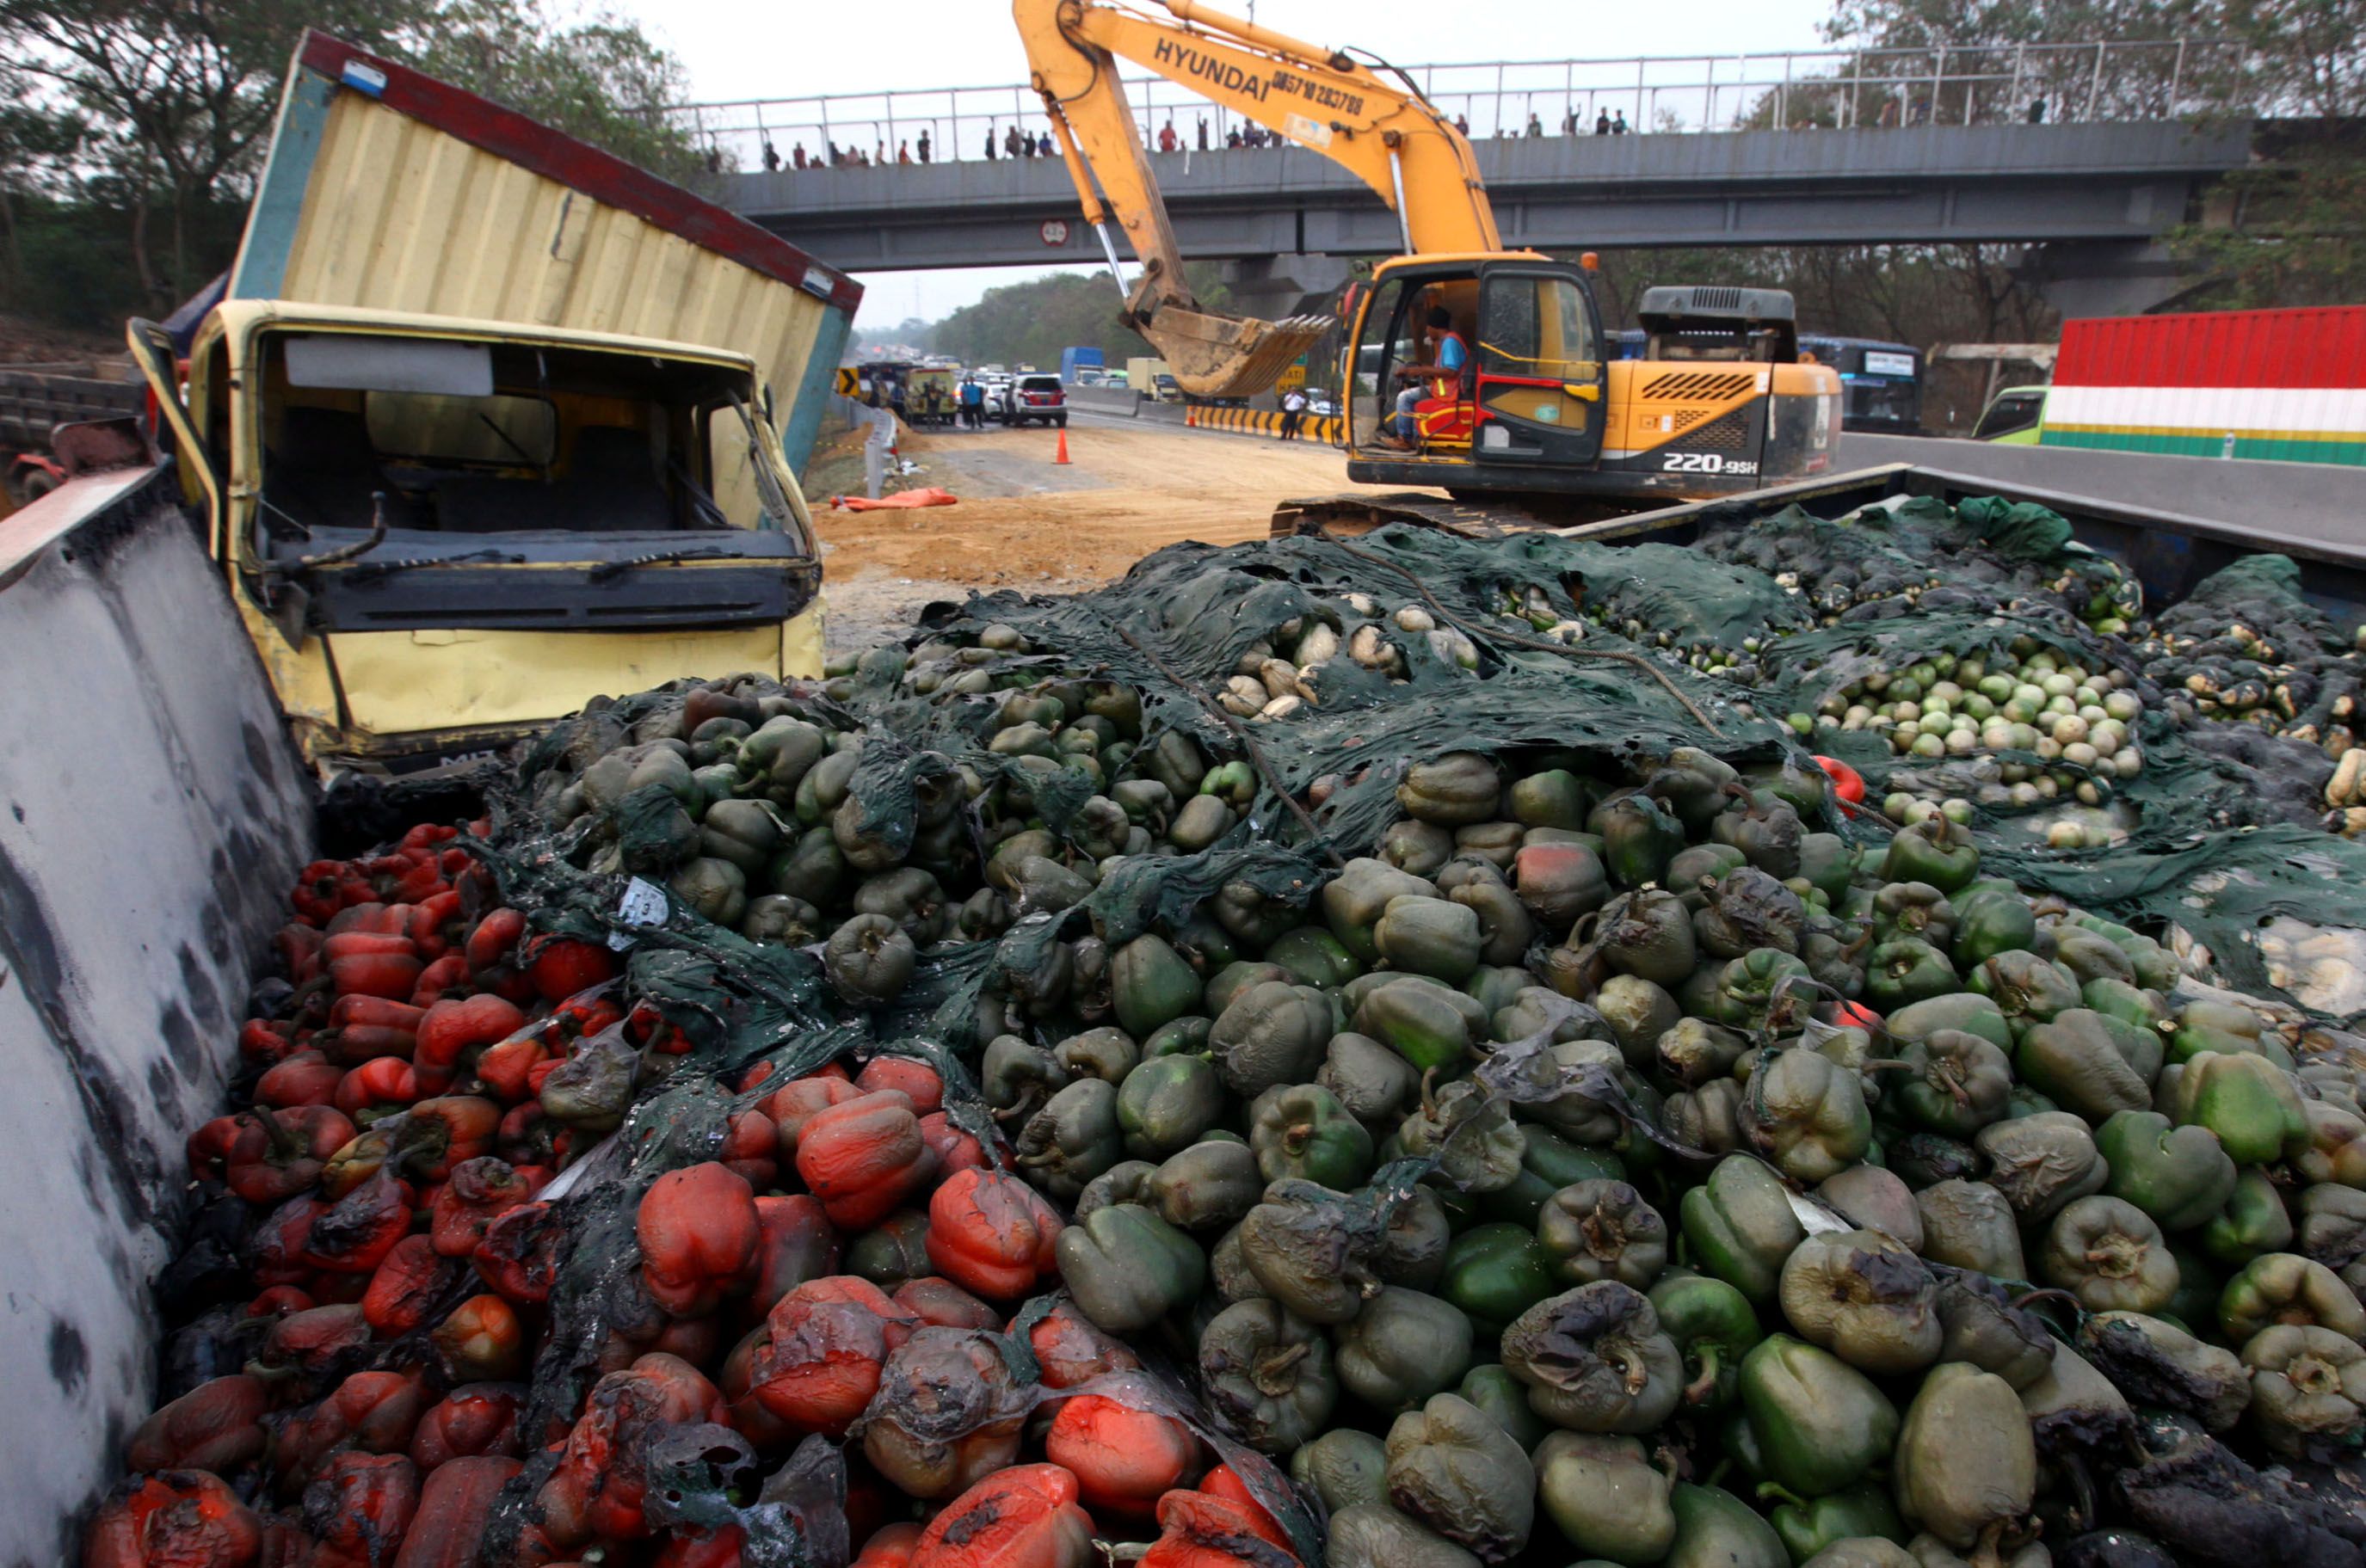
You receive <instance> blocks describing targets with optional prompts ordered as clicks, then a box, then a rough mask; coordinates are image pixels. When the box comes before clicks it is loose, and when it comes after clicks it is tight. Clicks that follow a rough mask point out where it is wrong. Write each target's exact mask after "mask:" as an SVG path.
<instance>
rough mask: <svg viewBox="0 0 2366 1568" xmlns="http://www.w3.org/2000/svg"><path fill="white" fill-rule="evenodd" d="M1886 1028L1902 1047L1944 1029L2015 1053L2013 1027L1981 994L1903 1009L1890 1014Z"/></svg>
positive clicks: (1936, 998)
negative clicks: (1975, 1036)
mask: <svg viewBox="0 0 2366 1568" xmlns="http://www.w3.org/2000/svg"><path fill="white" fill-rule="evenodd" d="M1883 1026H1884V1027H1885V1028H1887V1030H1888V1031H1889V1035H1890V1037H1891V1038H1892V1039H1894V1040H1896V1041H1897V1042H1898V1044H1899V1045H1900V1046H1903V1045H1904V1044H1905V1043H1906V1042H1907V1041H1909V1040H1919V1039H1921V1038H1923V1037H1924V1036H1928V1035H1931V1034H1932V1033H1933V1032H1935V1031H1937V1030H1940V1029H1961V1030H1963V1031H1965V1032H1966V1034H1973V1035H1977V1036H1979V1037H1980V1038H1982V1039H1984V1040H1987V1041H1988V1042H1989V1043H1990V1044H1991V1045H1997V1046H2001V1047H2004V1048H2005V1049H2006V1050H2011V1049H2012V1025H2011V1022H2010V1021H2008V1020H2007V1019H2006V1017H2005V1015H2004V1010H2003V1009H2001V1008H2000V1007H1999V1006H1998V1005H1997V1004H1996V1003H1995V1002H1991V1001H1989V999H1988V998H1987V997H1985V996H1982V995H1980V994H1979V993H1978V992H1977V991H1955V992H1952V993H1950V994H1949V995H1946V996H1934V997H1932V999H1931V1000H1930V1001H1928V1002H1915V1003H1914V1004H1913V1005H1911V1006H1910V1007H1902V1008H1900V1009H1898V1011H1897V1012H1895V1013H1893V1014H1889V1016H1888V1017H1887V1019H1886V1020H1884V1024H1883Z"/></svg>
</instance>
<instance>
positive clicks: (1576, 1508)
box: [1536, 1431, 1676, 1568]
mask: <svg viewBox="0 0 2366 1568" xmlns="http://www.w3.org/2000/svg"><path fill="white" fill-rule="evenodd" d="M1536 1468H1537V1495H1538V1501H1539V1502H1541V1503H1542V1504H1543V1505H1544V1510H1545V1513H1546V1514H1547V1515H1548V1516H1549V1517H1550V1518H1551V1519H1552V1521H1553V1523H1554V1524H1556V1525H1558V1526H1560V1533H1561V1536H1562V1538H1563V1539H1565V1540H1567V1541H1568V1542H1569V1544H1570V1545H1571V1547H1572V1548H1573V1549H1574V1550H1575V1551H1577V1552H1578V1553H1579V1554H1580V1555H1581V1556H1583V1557H1590V1558H1595V1559H1600V1560H1602V1561H1605V1562H1618V1563H1626V1564H1631V1565H1635V1568H1642V1565H1644V1564H1649V1563H1653V1562H1659V1561H1660V1560H1661V1559H1662V1558H1663V1557H1665V1556H1666V1555H1667V1554H1668V1549H1669V1548H1670V1547H1671V1546H1673V1545H1674V1544H1675V1539H1676V1515H1675V1510H1674V1508H1673V1506H1671V1501H1670V1484H1669V1481H1668V1478H1667V1476H1666V1475H1665V1474H1663V1473H1661V1471H1660V1470H1659V1469H1658V1468H1657V1467H1656V1466H1654V1465H1653V1464H1652V1463H1651V1455H1650V1454H1649V1453H1647V1452H1645V1451H1644V1449H1643V1445H1642V1444H1641V1443H1640V1442H1639V1441H1637V1440H1636V1439H1633V1438H1621V1437H1614V1436H1611V1435H1609V1434H1606V1433H1597V1432H1560V1431H1557V1432H1554V1433H1552V1434H1551V1435H1550V1436H1549V1437H1548V1438H1546V1439H1544V1441H1543V1442H1542V1443H1540V1444H1538V1447H1537V1450H1536Z"/></svg>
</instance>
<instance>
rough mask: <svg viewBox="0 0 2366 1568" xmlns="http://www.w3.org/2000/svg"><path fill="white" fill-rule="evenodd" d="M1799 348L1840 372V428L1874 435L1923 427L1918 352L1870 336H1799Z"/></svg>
mask: <svg viewBox="0 0 2366 1568" xmlns="http://www.w3.org/2000/svg"><path fill="white" fill-rule="evenodd" d="M1799 352H1800V353H1811V354H1814V355H1815V356H1816V358H1817V360H1818V361H1819V362H1820V363H1821V364H1829V365H1831V367H1832V368H1833V369H1834V370H1837V371H1839V372H1840V373H1841V429H1842V430H1844V431H1869V432H1871V433H1874V434H1878V435H1919V434H1921V430H1922V351H1921V350H1920V349H1917V348H1911V347H1910V346H1908V345H1907V344H1905V343H1885V342H1879V341H1877V340H1876V339H1873V338H1820V337H1809V336H1808V334H1806V333H1804V332H1802V333H1801V334H1800V335H1799Z"/></svg>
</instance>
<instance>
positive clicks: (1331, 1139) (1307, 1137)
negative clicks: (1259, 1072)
mask: <svg viewBox="0 0 2366 1568" xmlns="http://www.w3.org/2000/svg"><path fill="white" fill-rule="evenodd" d="M1249 1148H1250V1149H1251V1150H1252V1151H1253V1152H1254V1153H1255V1154H1256V1168H1257V1170H1258V1171H1259V1172H1260V1173H1261V1174H1263V1176H1264V1177H1265V1179H1266V1180H1267V1181H1268V1182H1279V1181H1281V1180H1282V1179H1283V1178H1284V1177H1290V1176H1297V1177H1302V1178H1304V1179H1305V1180H1306V1181H1309V1182H1317V1183H1319V1184H1321V1185H1323V1186H1325V1187H1330V1188H1333V1189H1334V1190H1335V1191H1339V1192H1345V1191H1346V1190H1347V1189H1349V1188H1351V1187H1355V1186H1358V1185H1359V1184H1360V1183H1361V1182H1363V1180H1364V1178H1366V1177H1367V1176H1369V1175H1370V1174H1371V1173H1372V1135H1371V1134H1370V1133H1369V1132H1368V1131H1366V1130H1365V1127H1364V1125H1363V1124H1362V1123H1361V1122H1358V1120H1356V1118H1355V1117H1354V1116H1352V1115H1350V1114H1348V1112H1347V1108H1346V1106H1345V1105H1342V1104H1341V1103H1339V1097H1338V1096H1337V1095H1335V1094H1334V1093H1332V1092H1331V1091H1329V1090H1328V1089H1325V1088H1323V1087H1322V1086H1321V1085H1319V1084H1313V1083H1292V1084H1283V1085H1279V1086H1277V1087H1275V1088H1272V1089H1268V1090H1267V1091H1266V1092H1264V1093H1262V1094H1260V1095H1258V1096H1257V1097H1256V1102H1255V1103H1253V1104H1251V1105H1250V1106H1249Z"/></svg>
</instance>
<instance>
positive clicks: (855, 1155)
mask: <svg viewBox="0 0 2366 1568" xmlns="http://www.w3.org/2000/svg"><path fill="white" fill-rule="evenodd" d="M796 1162H797V1174H798V1175H799V1176H801V1177H803V1178H805V1183H806V1190H807V1191H808V1192H810V1193H813V1195H814V1196H815V1197H817V1198H818V1199H820V1200H821V1206H822V1210H823V1212H824V1213H826V1214H828V1215H829V1219H830V1223H831V1224H832V1225H835V1226H838V1227H839V1229H840V1230H863V1229H867V1228H869V1227H870V1226H874V1225H876V1224H878V1223H879V1222H880V1221H881V1220H883V1219H885V1218H886V1217H887V1216H888V1215H891V1214H893V1213H895V1212H896V1210H897V1209H899V1208H901V1207H903V1206H904V1203H905V1201H906V1200H907V1199H908V1198H909V1197H911V1196H912V1194H913V1193H918V1192H920V1191H922V1190H924V1189H925V1188H926V1187H927V1186H928V1184H929V1182H930V1181H932V1180H933V1179H934V1178H935V1176H936V1174H937V1157H936V1156H935V1155H934V1154H932V1153H930V1152H929V1146H928V1145H927V1144H925V1143H923V1142H921V1141H920V1118H919V1117H918V1115H916V1114H914V1113H913V1110H912V1102H911V1101H910V1100H909V1099H908V1098H907V1097H906V1096H905V1095H904V1094H903V1093H902V1092H899V1091H896V1090H892V1089H889V1090H882V1091H880V1092H878V1093H875V1094H864V1095H862V1096H861V1097H860V1098H858V1099H853V1100H849V1101H848V1102H846V1103H844V1104H842V1105H833V1106H831V1107H830V1108H829V1109H828V1110H826V1111H821V1112H818V1113H817V1114H815V1115H814V1116H812V1117H811V1118H810V1119H808V1120H807V1121H806V1125H805V1127H804V1129H803V1130H802V1131H800V1132H799V1133H798V1135H797V1154H796Z"/></svg>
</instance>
